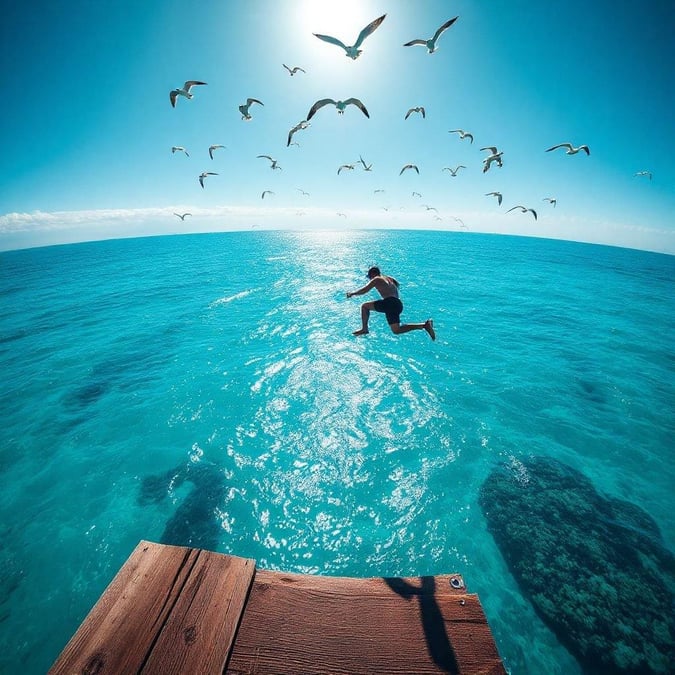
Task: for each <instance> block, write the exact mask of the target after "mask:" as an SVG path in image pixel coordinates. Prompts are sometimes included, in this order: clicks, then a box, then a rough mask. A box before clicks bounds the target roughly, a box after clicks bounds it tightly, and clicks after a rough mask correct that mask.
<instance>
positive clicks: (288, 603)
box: [227, 571, 505, 675]
mask: <svg viewBox="0 0 675 675" xmlns="http://www.w3.org/2000/svg"><path fill="white" fill-rule="evenodd" d="M452 577H453V575H449V576H447V577H441V578H439V577H423V578H420V579H350V578H337V577H319V576H299V575H288V574H279V573H275V572H264V571H258V572H257V574H256V577H255V580H254V583H253V586H252V589H251V593H250V596H249V601H248V603H247V606H246V609H245V611H244V615H243V617H242V621H241V624H240V627H239V632H238V634H237V640H236V643H235V645H234V648H233V650H232V653H231V655H230V660H229V661H228V667H227V672H228V673H230V674H231V675H240V674H243V673H247V674H252V673H256V674H264V673H279V672H293V673H316V674H322V673H364V672H367V673H388V674H390V675H395V674H397V673H401V674H403V673H439V672H454V673H494V674H495V675H496V674H499V673H504V672H505V671H504V668H503V665H502V663H501V660H500V659H499V655H498V654H497V651H496V647H495V645H494V640H493V638H492V635H491V634H490V630H489V627H488V626H487V622H486V620H485V615H484V613H483V610H482V608H481V606H480V602H479V601H478V598H477V597H476V596H475V595H466V594H465V593H466V591H465V589H463V590H462V593H458V592H457V591H456V590H455V589H453V588H452V587H451V586H450V584H449V583H447V584H446V583H444V581H448V582H449V580H450V578H452Z"/></svg>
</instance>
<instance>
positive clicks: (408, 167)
mask: <svg viewBox="0 0 675 675" xmlns="http://www.w3.org/2000/svg"><path fill="white" fill-rule="evenodd" d="M407 169H415V171H417V173H419V172H420V170H419V169H418V168H417V167H416V166H415V165H414V164H406V165H405V166H404V167H403V168H402V169H401V170H400V171H399V173H398V175H399V176H400V175H401V174H402V173H403V172H404V171H406V170H407Z"/></svg>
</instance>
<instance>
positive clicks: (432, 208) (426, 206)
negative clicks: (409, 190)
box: [422, 204, 438, 213]
mask: <svg viewBox="0 0 675 675" xmlns="http://www.w3.org/2000/svg"><path fill="white" fill-rule="evenodd" d="M422 206H423V207H424V208H425V209H426V210H427V211H436V213H438V209H437V208H436V207H435V206H429V205H428V204H422Z"/></svg>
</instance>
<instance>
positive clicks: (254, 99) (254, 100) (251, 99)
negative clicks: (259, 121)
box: [246, 98, 265, 106]
mask: <svg viewBox="0 0 675 675" xmlns="http://www.w3.org/2000/svg"><path fill="white" fill-rule="evenodd" d="M252 103H259V104H260V105H265V104H264V103H263V102H262V101H259V100H258V99H257V98H247V99H246V105H247V106H249V105H251V104H252Z"/></svg>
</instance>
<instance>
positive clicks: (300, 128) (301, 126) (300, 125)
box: [286, 120, 310, 147]
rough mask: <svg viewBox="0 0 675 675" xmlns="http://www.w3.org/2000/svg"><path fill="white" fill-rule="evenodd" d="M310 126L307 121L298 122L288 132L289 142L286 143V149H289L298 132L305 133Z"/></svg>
mask: <svg viewBox="0 0 675 675" xmlns="http://www.w3.org/2000/svg"><path fill="white" fill-rule="evenodd" d="M308 126H310V124H309V122H308V121H307V120H302V121H300V122H298V123H297V124H296V125H295V126H294V127H293V128H292V129H291V130H290V131H289V132H288V140H287V141H286V147H288V146H289V145H290V144H291V139H292V138H293V134H294V133H295V132H296V131H303V130H304V129H306V128H307V127H308Z"/></svg>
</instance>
